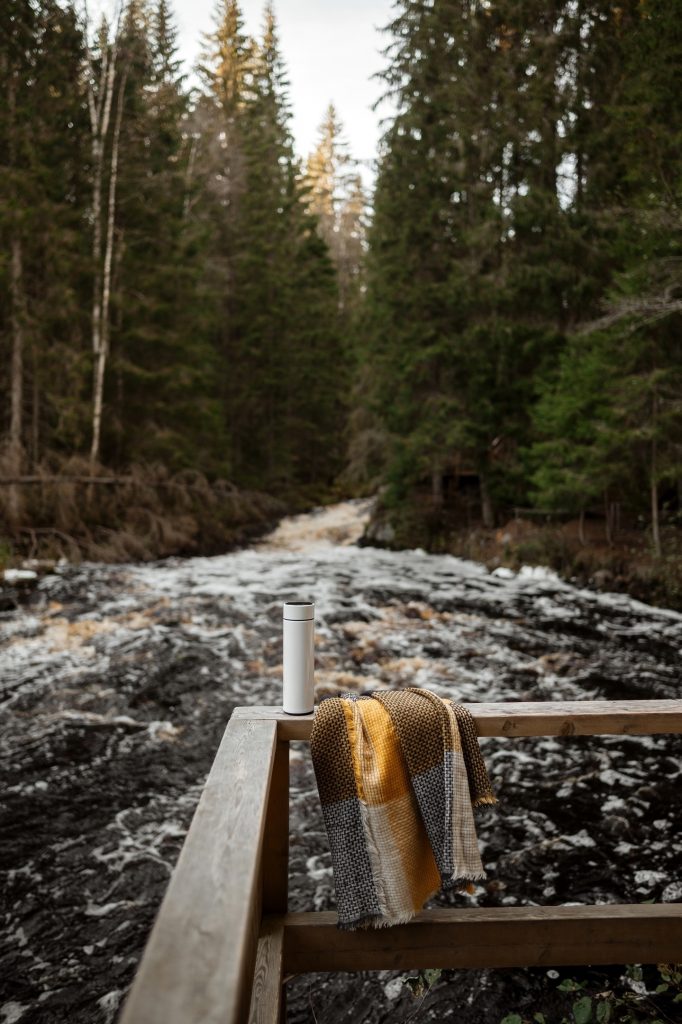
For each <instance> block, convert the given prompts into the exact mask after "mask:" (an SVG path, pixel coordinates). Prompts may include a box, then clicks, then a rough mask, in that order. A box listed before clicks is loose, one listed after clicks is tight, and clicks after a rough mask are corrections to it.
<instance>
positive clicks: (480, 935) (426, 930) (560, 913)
mask: <svg viewBox="0 0 682 1024" xmlns="http://www.w3.org/2000/svg"><path fill="white" fill-rule="evenodd" d="M282 923H283V925H284V970H285V972H287V973H288V972H290V971H291V972H294V973H305V972H307V971H352V970H365V971H367V970H373V971H380V970H381V971H384V970H405V969H415V968H429V967H441V968H446V967H448V968H455V967H468V968H477V967H535V966H547V967H551V966H580V965H585V966H587V965H589V964H624V963H659V962H666V963H671V962H679V961H680V959H682V906H680V905H675V904H664V905H656V904H634V905H622V904H612V905H605V906H598V907H589V906H580V907H495V908H489V909H488V908H473V907H472V908H464V909H442V910H427V911H422V913H421V914H419V915H418V916H417V917H416V918H415V919H414V920H413V921H411V922H410V924H407V925H398V926H396V927H394V928H380V929H376V930H367V931H359V932H346V931H339V930H338V929H337V928H336V914H332V913H309V914H288V915H286V917H284V918H283V919H282Z"/></svg>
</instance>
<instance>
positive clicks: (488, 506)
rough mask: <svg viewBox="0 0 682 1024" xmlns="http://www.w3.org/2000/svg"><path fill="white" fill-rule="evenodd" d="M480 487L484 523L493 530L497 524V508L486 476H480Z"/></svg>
mask: <svg viewBox="0 0 682 1024" xmlns="http://www.w3.org/2000/svg"><path fill="white" fill-rule="evenodd" d="M479 488H480V491H481V516H482V518H483V525H484V526H485V527H486V528H487V529H488V530H492V528H493V526H494V525H495V510H494V509H493V503H492V499H491V497H490V491H489V490H488V482H487V480H486V479H485V477H484V476H481V477H479Z"/></svg>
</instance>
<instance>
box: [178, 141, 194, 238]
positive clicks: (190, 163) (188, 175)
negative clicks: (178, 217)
mask: <svg viewBox="0 0 682 1024" xmlns="http://www.w3.org/2000/svg"><path fill="white" fill-rule="evenodd" d="M196 154H197V136H196V135H194V134H193V135H192V138H191V141H190V144H189V156H188V158H187V167H186V169H185V197H184V199H183V202H182V216H183V218H184V219H185V220H186V219H187V217H188V216H189V213H190V209H191V199H190V195H191V189H192V177H193V175H194V162H195V160H196Z"/></svg>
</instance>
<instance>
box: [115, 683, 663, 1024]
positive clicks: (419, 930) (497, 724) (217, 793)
mask: <svg viewBox="0 0 682 1024" xmlns="http://www.w3.org/2000/svg"><path fill="white" fill-rule="evenodd" d="M468 707H469V710H470V711H471V713H472V714H473V716H474V719H475V721H476V724H477V728H478V731H479V733H480V735H481V736H510V737H515V736H597V735H609V734H611V735H614V734H615V735H650V734H654V733H680V732H682V701H672V700H660V701H620V702H616V701H575V702H563V701H562V702H559V701H556V702H555V701H551V702H543V703H512V704H470V705H468ZM312 722H313V716H312V715H310V716H305V717H301V718H291V717H289V716H287V715H284V714H283V712H282V710H281V708H275V707H272V708H271V707H254V708H237V709H236V710H235V712H234V714H233V715H232V718H231V719H230V722H229V724H228V726H227V729H226V730H225V735H224V737H223V740H222V743H221V745H220V748H219V750H218V753H217V755H216V759H215V761H214V763H213V767H212V769H211V772H210V775H209V777H208V780H207V782H206V786H205V788H204V791H203V794H202V797H201V800H200V802H199V806H198V808H197V811H196V814H195V816H194V820H193V821H192V825H191V827H190V830H189V833H188V835H187V839H186V841H185V844H184V846H183V848H182V851H181V854H180V858H179V860H178V864H177V867H176V868H175V871H174V873H173V876H172V878H171V882H170V885H169V886H168V891H167V893H166V896H165V898H164V901H163V903H162V905H161V909H160V911H159V915H158V917H157V920H156V923H155V925H154V928H153V930H152V933H151V936H150V939H149V942H148V944H147V948H146V950H145V953H144V956H143V958H142V962H141V964H140V968H139V970H138V973H137V977H136V979H135V982H134V984H133V987H132V989H131V991H130V995H129V997H128V1001H127V1003H126V1006H125V1010H124V1012H123V1016H122V1018H121V1024H243V1022H246V1021H249V1022H250V1024H256V1022H258V1024H266V1022H267V1024H273V1022H277V1021H281V1020H282V1015H283V984H282V979H283V976H284V975H285V974H292V973H302V972H306V971H347V970H401V969H403V968H428V967H441V968H454V967H471V968H476V967H531V966H538V965H543V966H560V965H574V966H578V965H589V964H623V963H657V962H679V961H680V960H682V906H681V905H679V904H663V905H657V904H648V903H647V904H632V905H630V904H624V905H620V904H611V905H606V906H604V905H601V906H571V907H495V908H461V909H460V908H458V909H439V910H429V911H423V912H422V913H421V914H419V915H417V917H416V918H415V919H414V920H413V921H411V922H410V923H409V924H406V925H399V926H397V927H394V928H390V929H380V930H377V931H371V930H370V931H360V932H344V931H339V930H338V929H337V928H336V927H335V923H336V915H335V914H331V913H297V914H290V913H287V879H288V855H289V741H290V740H308V739H309V738H310V731H311V728H312ZM500 813H504V808H501V809H500Z"/></svg>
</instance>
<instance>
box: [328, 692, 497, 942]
mask: <svg viewBox="0 0 682 1024" xmlns="http://www.w3.org/2000/svg"><path fill="white" fill-rule="evenodd" d="M310 744H311V752H312V758H313V766H314V768H315V775H316V778H317V786H318V790H319V794H320V801H321V804H322V811H323V814H324V821H325V825H326V828H327V833H328V835H329V845H330V847H331V855H332V866H333V869H334V887H335V889H336V902H337V911H338V918H339V927H340V928H344V929H353V928H359V927H364V928H366V927H374V928H381V927H386V926H388V925H393V924H402V923H405V922H406V921H409V920H410V918H412V917H413V916H414V915H415V914H416V913H417V912H418V911H419V910H421V908H422V907H423V905H424V903H425V902H426V901H427V900H428V899H430V897H432V896H434V895H435V893H437V892H438V891H439V890H440V889H441V888H445V889H453V888H465V887H466V886H467V884H468V883H470V882H472V881H475V880H476V879H480V878H485V871H484V870H483V865H482V863H481V857H480V853H479V850H478V842H477V839H476V827H475V825H474V815H473V810H472V808H473V807H476V806H478V805H480V804H491V803H495V802H496V800H495V797H494V795H493V792H492V789H491V787H490V780H489V778H488V772H487V770H486V767H485V764H484V762H483V758H482V757H481V752H480V749H479V746H478V735H477V732H476V725H475V723H474V720H473V718H472V717H471V715H470V714H469V712H468V711H467V710H466V709H465V708H463V707H461V706H460V705H458V704H455V703H453V702H452V701H449V700H444V699H442V698H441V697H438V696H437V695H436V694H434V693H430V692H429V691H428V690H421V689H416V688H409V689H404V690H377V691H375V692H374V693H372V694H370V695H369V696H362V697H358V696H355V695H350V696H345V697H329V698H327V699H326V700H324V701H322V703H321V704H320V705H319V707H318V708H317V710H316V713H315V721H314V723H313V730H312V735H311V739H310Z"/></svg>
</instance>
